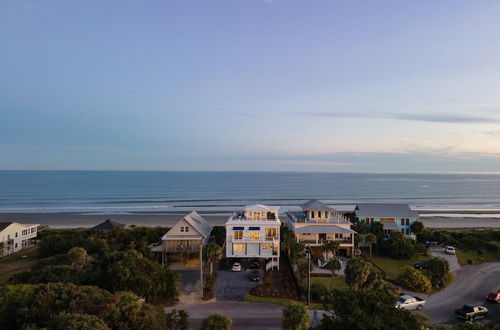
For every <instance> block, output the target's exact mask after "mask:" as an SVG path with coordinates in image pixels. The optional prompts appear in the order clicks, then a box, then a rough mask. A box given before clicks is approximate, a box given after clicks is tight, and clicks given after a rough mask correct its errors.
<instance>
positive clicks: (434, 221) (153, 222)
mask: <svg viewBox="0 0 500 330" xmlns="http://www.w3.org/2000/svg"><path fill="white" fill-rule="evenodd" d="M187 213H188V212H185V213H183V212H178V211H176V212H146V213H130V214H81V213H0V221H17V222H21V223H31V224H42V225H48V226H50V227H51V228H77V227H92V226H95V225H97V224H99V223H101V222H103V221H104V220H106V219H111V220H113V221H117V222H121V223H124V224H127V225H137V226H162V227H171V226H173V225H174V224H176V223H177V222H178V221H179V220H180V219H181V218H182V217H183V216H184V215H186V214H187ZM199 213H200V214H201V215H202V216H203V217H204V218H205V219H206V220H207V221H208V222H209V223H210V224H212V225H224V224H225V222H226V221H227V219H228V217H229V215H230V213H229V212H227V211H221V212H217V211H210V212H199ZM420 221H422V222H423V224H424V226H425V227H427V228H500V219H499V218H488V217H485V218H467V217H461V218H453V217H440V216H435V217H422V218H421V219H420Z"/></svg>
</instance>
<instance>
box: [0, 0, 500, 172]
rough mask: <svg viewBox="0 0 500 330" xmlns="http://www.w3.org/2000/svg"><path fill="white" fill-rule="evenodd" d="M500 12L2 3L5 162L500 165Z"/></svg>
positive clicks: (248, 2) (14, 165) (482, 8)
mask: <svg viewBox="0 0 500 330" xmlns="http://www.w3.org/2000/svg"><path fill="white" fill-rule="evenodd" d="M499 17H500V2H499V1H469V0H467V1H461V0H448V1H446V0H441V1H435V0H428V1H410V0H408V1H401V0H398V1H382V0H372V1H344V0H343V1H340V0H338V1H334V0H331V1H327V0H307V1H306V0H300V1H298V0H297V1H293V0H273V1H271V0H268V1H265V0H224V1H223V0H219V1H212V0H203V1H188V0H182V1H164V0H162V1H125V0H120V1H102V0H98V1H92V0H85V1H78V2H77V1H67V0H59V1H55V0H26V1H25V0H0V115H1V116H0V155H1V156H0V169H137V170H148V169H151V170H299V171H342V172H343V171H358V172H428V171H430V172H442V171H472V172H476V171H477V172H483V171H484V172H493V171H500V20H499V19H498V18H499Z"/></svg>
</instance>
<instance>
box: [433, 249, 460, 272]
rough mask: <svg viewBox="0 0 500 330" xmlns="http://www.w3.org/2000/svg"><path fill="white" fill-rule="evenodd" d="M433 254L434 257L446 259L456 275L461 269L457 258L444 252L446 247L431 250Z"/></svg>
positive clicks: (451, 270)
mask: <svg viewBox="0 0 500 330" xmlns="http://www.w3.org/2000/svg"><path fill="white" fill-rule="evenodd" d="M431 254H432V255H433V256H434V257H440V258H443V259H446V260H447V261H448V264H449V265H450V272H454V273H456V272H457V271H458V270H459V269H460V264H459V263H458V259H457V256H456V255H454V254H446V253H445V252H444V247H442V248H435V249H431Z"/></svg>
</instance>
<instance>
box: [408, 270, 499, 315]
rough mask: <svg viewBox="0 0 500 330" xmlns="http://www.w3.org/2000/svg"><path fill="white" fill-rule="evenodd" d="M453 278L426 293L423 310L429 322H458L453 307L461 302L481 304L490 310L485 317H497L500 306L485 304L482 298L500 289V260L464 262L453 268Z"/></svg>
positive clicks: (457, 306) (462, 303)
mask: <svg viewBox="0 0 500 330" xmlns="http://www.w3.org/2000/svg"><path fill="white" fill-rule="evenodd" d="M455 274H456V280H455V282H453V283H452V284H451V285H450V286H448V287H447V288H446V289H445V290H443V291H441V292H438V293H436V294H433V295H431V296H428V295H420V294H417V295H419V296H421V297H423V298H426V300H427V303H426V305H425V307H424V309H423V310H422V311H423V312H424V313H425V314H426V315H427V316H429V319H430V321H431V322H432V323H455V322H457V320H456V318H455V315H454V310H455V309H456V308H460V307H462V305H464V304H481V305H484V306H486V307H487V308H488V309H489V311H490V316H489V317H488V319H490V320H492V319H495V318H496V317H499V316H500V305H499V304H496V305H493V304H490V303H485V299H484V297H485V296H486V295H487V294H488V293H489V292H491V291H496V290H498V289H500V263H484V264H480V265H467V266H463V267H461V268H460V269H459V270H457V271H456V273H455Z"/></svg>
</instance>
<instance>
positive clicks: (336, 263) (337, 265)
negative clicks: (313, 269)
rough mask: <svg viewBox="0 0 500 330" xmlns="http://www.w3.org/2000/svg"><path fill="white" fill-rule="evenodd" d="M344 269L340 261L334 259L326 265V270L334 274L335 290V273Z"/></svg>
mask: <svg viewBox="0 0 500 330" xmlns="http://www.w3.org/2000/svg"><path fill="white" fill-rule="evenodd" d="M341 267H342V265H341V264H340V260H339V259H338V258H333V259H330V261H328V263H327V264H326V265H325V268H326V269H328V270H330V271H331V272H332V289H333V277H334V276H335V271H337V270H339V269H340V268H341Z"/></svg>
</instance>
